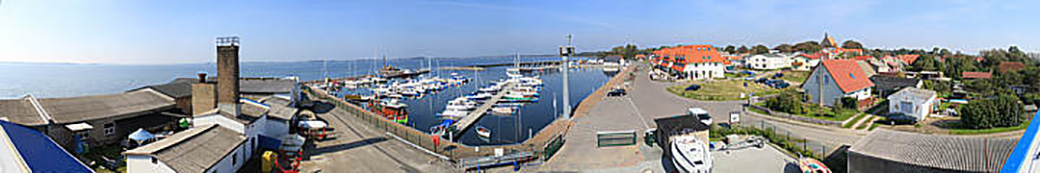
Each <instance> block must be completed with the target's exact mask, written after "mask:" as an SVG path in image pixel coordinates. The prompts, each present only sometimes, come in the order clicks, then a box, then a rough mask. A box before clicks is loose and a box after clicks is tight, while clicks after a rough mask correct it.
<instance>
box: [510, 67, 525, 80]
mask: <svg viewBox="0 0 1040 173" xmlns="http://www.w3.org/2000/svg"><path fill="white" fill-rule="evenodd" d="M506 76H508V77H510V78H519V77H524V75H523V74H520V69H518V68H510V69H506Z"/></svg>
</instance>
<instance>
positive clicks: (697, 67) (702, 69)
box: [683, 62, 726, 80]
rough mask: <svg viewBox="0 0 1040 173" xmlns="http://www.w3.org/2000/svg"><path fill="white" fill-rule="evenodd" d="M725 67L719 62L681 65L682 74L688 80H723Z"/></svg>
mask: <svg viewBox="0 0 1040 173" xmlns="http://www.w3.org/2000/svg"><path fill="white" fill-rule="evenodd" d="M725 71H726V65H724V64H723V63H721V62H706V63H691V64H686V65H683V73H684V74H685V75H686V76H687V78H689V79H693V80H700V79H713V78H725V77H726V76H725V75H724V74H723V73H724V72H725Z"/></svg>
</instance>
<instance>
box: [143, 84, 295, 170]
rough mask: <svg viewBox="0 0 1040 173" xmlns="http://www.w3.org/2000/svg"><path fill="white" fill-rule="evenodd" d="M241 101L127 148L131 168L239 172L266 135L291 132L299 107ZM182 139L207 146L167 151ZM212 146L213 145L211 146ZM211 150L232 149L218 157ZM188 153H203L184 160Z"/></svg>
mask: <svg viewBox="0 0 1040 173" xmlns="http://www.w3.org/2000/svg"><path fill="white" fill-rule="evenodd" d="M283 102H284V101H283ZM237 106H238V107H234V105H233V104H224V105H220V106H219V107H218V108H217V109H213V110H212V111H209V112H206V113H205V114H202V115H196V116H195V117H193V118H192V126H193V127H192V128H190V129H188V130H185V131H182V132H178V133H175V134H173V135H171V137H168V138H166V139H162V140H159V141H156V142H155V143H151V144H147V145H144V146H141V147H140V148H137V149H134V150H130V151H127V152H126V155H127V163H128V164H127V172H210V171H216V172H236V171H237V170H238V169H239V168H240V167H241V166H242V162H244V161H245V160H248V159H249V158H252V157H253V155H252V154H253V153H256V151H258V150H259V149H260V148H261V146H260V145H261V144H266V143H270V142H265V140H279V139H281V137H282V136H284V135H286V134H289V128H290V126H289V122H290V120H291V119H292V116H293V115H295V113H296V112H297V110H296V109H294V108H291V107H287V106H285V105H280V104H277V105H268V104H264V103H259V102H256V101H253V100H249V99H241V100H240V101H239V104H237ZM211 133H212V134H211ZM232 134H233V135H232ZM199 136H202V137H199ZM207 136H218V137H216V138H220V139H210V137H207ZM200 138H202V139H201V141H199V140H200ZM185 143H186V144H185ZM275 143H278V142H275ZM182 145H187V146H183V148H199V146H206V147H201V148H206V149H204V150H200V151H199V152H203V153H194V152H191V151H177V152H172V154H170V153H167V152H166V151H168V150H177V149H176V148H178V147H181V146H182ZM274 147H277V146H274ZM166 148H174V149H166ZM210 148H212V150H207V149H210ZM272 149H277V148H272ZM209 153H230V154H228V155H226V156H224V157H220V158H218V157H216V156H211V155H214V154H209ZM236 153H237V154H236ZM206 154H208V155H206ZM202 155H206V156H202ZM183 156H191V157H195V156H198V157H200V159H201V161H196V160H193V159H188V160H192V161H182V160H185V159H184V158H182V157H183ZM218 160H219V162H218Z"/></svg>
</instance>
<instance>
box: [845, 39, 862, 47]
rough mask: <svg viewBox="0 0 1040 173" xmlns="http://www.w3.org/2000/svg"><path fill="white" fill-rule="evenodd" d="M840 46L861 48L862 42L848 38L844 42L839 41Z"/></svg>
mask: <svg viewBox="0 0 1040 173" xmlns="http://www.w3.org/2000/svg"><path fill="white" fill-rule="evenodd" d="M841 47H842V48H846V49H863V44H861V43H859V42H857V41H855V40H848V41H845V42H844V43H841Z"/></svg>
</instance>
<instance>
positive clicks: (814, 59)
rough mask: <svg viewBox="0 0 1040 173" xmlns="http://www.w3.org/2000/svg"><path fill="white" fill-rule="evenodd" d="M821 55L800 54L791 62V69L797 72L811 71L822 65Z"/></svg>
mask: <svg viewBox="0 0 1040 173" xmlns="http://www.w3.org/2000/svg"><path fill="white" fill-rule="evenodd" d="M821 56H823V54H821V53H811V54H798V55H795V56H794V58H793V60H792V62H791V69H792V70H795V71H810V70H812V68H813V67H816V65H819V64H820V57H821Z"/></svg>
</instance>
